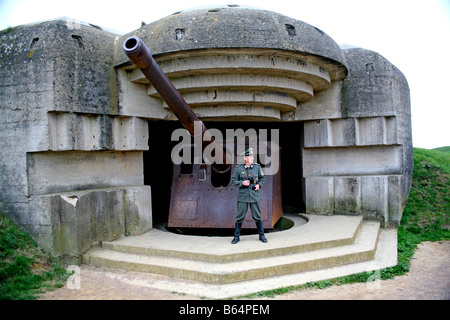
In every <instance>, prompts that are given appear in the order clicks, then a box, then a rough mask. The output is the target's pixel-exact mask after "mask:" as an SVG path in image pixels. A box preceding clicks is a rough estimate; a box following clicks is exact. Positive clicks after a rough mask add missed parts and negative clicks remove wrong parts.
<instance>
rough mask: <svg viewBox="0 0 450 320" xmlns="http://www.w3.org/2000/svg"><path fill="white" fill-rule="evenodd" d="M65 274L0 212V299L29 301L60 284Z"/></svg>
mask: <svg viewBox="0 0 450 320" xmlns="http://www.w3.org/2000/svg"><path fill="white" fill-rule="evenodd" d="M68 276H69V274H68V273H67V272H66V270H65V269H63V268H62V266H61V265H60V264H58V263H56V262H54V261H53V259H52V258H51V257H50V256H48V255H47V254H45V252H44V251H43V250H42V249H41V248H39V247H38V246H37V245H36V243H35V242H34V241H33V240H32V239H31V237H30V236H29V235H28V234H27V233H25V232H23V231H22V230H20V229H19V228H18V227H17V226H16V225H15V224H14V223H12V221H11V220H10V219H9V218H8V217H6V216H5V215H4V214H2V213H0V300H33V299H37V298H38V296H39V294H40V293H43V292H45V291H48V290H52V289H54V288H60V287H62V286H63V285H64V283H65V281H66V279H67V278H68Z"/></svg>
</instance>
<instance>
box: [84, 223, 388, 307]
mask: <svg viewBox="0 0 450 320" xmlns="http://www.w3.org/2000/svg"><path fill="white" fill-rule="evenodd" d="M285 217H287V218H288V219H291V220H292V221H293V222H294V226H293V227H292V228H290V229H289V230H285V231H280V232H273V233H267V234H266V236H267V238H268V240H269V242H268V243H266V244H264V243H262V242H260V241H259V240H258V236H257V235H246V236H241V241H240V242H239V243H237V244H235V245H231V244H230V241H231V238H232V237H202V236H188V235H180V234H174V233H170V232H167V231H163V230H159V229H153V230H152V231H150V232H148V233H146V234H143V235H140V236H133V237H125V238H122V239H119V240H116V241H112V242H103V243H102V245H101V247H97V248H93V249H92V250H90V251H89V252H88V253H87V254H86V255H85V256H84V261H85V263H90V264H91V265H95V266H99V267H109V268H115V269H123V270H129V271H138V272H148V273H151V274H158V275H162V276H165V277H168V278H167V279H174V278H176V279H179V281H177V285H176V287H177V288H176V289H174V288H168V286H167V283H165V284H161V286H163V287H164V289H167V290H175V291H179V292H186V293H191V294H199V295H202V296H206V297H210V298H225V297H229V296H237V295H242V294H248V293H253V292H257V291H260V290H269V289H274V288H277V287H284V286H288V285H296V284H300V283H305V282H308V281H318V280H324V279H329V278H333V277H335V276H342V275H346V274H351V273H357V272H362V271H369V270H374V269H380V268H384V267H387V266H393V265H395V264H396V261H397V256H396V244H397V242H396V230H394V232H392V230H389V229H380V224H379V223H378V222H373V221H363V220H362V217H357V216H356V217H355V216H318V215H300V216H299V215H285ZM394 234H395V236H394ZM394 242H395V243H394ZM380 243H381V248H380ZM377 249H378V251H377ZM377 252H378V254H377ZM352 267H353V268H352ZM318 272H319V273H318ZM318 274H319V276H318ZM320 274H321V275H320ZM305 277H306V278H305ZM317 277H318V278H317ZM316 278H317V279H316ZM276 280H278V281H276ZM163 283H164V281H163ZM154 285H155V286H156V287H157V284H154ZM169 287H170V286H169Z"/></svg>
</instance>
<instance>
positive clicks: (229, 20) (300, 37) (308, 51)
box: [116, 5, 347, 80]
mask: <svg viewBox="0 0 450 320" xmlns="http://www.w3.org/2000/svg"><path fill="white" fill-rule="evenodd" d="M132 34H133V35H136V36H138V37H140V38H142V39H143V41H144V42H146V43H147V45H148V46H149V48H150V50H151V51H152V54H153V55H161V54H168V53H175V52H179V51H187V50H201V49H227V48H259V49H277V50H283V51H290V52H295V53H300V54H302V55H304V56H307V57H310V58H312V59H316V60H317V59H319V60H320V63H319V65H321V66H323V67H324V68H325V69H327V71H328V72H329V73H330V75H331V78H332V79H336V80H340V79H343V78H345V76H346V74H347V68H346V62H345V58H344V55H343V53H342V51H341V49H340V47H339V45H338V44H337V43H336V42H335V41H334V40H333V39H331V38H330V37H329V36H328V35H327V34H325V33H324V32H323V31H321V30H319V29H317V28H315V27H313V26H311V25H309V24H307V23H305V22H302V21H299V20H296V19H292V18H289V17H287V16H284V15H281V14H278V13H275V12H270V11H266V10H261V9H255V8H250V7H243V6H238V5H225V6H214V7H204V8H194V9H188V10H184V11H180V12H177V13H174V14H172V15H170V16H167V17H165V18H163V19H160V20H158V21H156V22H153V23H151V24H148V25H146V26H144V27H142V28H140V29H138V30H136V31H134V32H132ZM128 36H130V34H128V35H124V36H123V37H122V38H123V39H122V40H125V38H126V37H128ZM118 47H121V45H120V46H118ZM117 54H118V55H116V65H117V64H121V63H124V62H126V61H127V60H128V59H126V57H125V56H124V55H122V54H121V53H120V52H117Z"/></svg>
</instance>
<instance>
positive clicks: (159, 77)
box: [123, 36, 231, 169]
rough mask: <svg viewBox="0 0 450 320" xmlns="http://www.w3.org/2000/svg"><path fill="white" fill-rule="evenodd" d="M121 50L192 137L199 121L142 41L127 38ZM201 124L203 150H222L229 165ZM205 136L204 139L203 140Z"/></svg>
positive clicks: (133, 37)
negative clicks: (211, 147)
mask: <svg viewBox="0 0 450 320" xmlns="http://www.w3.org/2000/svg"><path fill="white" fill-rule="evenodd" d="M123 50H124V51H125V54H126V55H127V56H128V58H129V59H130V61H131V62H132V63H133V64H135V65H136V66H137V67H138V68H139V69H141V71H142V73H143V74H144V76H145V77H146V78H147V79H148V80H149V81H150V83H151V84H152V85H153V86H154V87H155V89H156V91H158V93H159V94H160V95H161V97H162V98H163V99H164V101H165V102H166V103H167V105H168V106H169V108H170V109H171V110H172V111H173V113H174V114H175V116H176V117H177V118H178V120H180V122H181V124H182V125H183V126H184V127H185V128H186V130H188V131H189V133H190V134H191V135H192V136H194V123H195V121H200V119H199V118H198V117H197V115H196V114H195V113H194V111H192V109H191V108H190V107H189V105H188V104H187V103H186V101H185V100H184V98H183V97H182V96H181V94H180V93H179V92H178V90H177V89H176V88H175V87H174V85H173V84H172V82H171V81H170V80H169V78H167V76H166V75H165V74H164V72H163V71H162V70H161V68H160V67H159V65H158V63H157V62H156V61H155V59H154V58H153V56H152V54H151V51H150V49H149V48H148V47H147V46H146V45H145V43H144V42H143V41H142V39H140V38H138V37H135V36H132V37H129V38H127V39H126V40H125V42H124V43H123ZM200 122H201V121H200ZM201 123H202V128H203V130H202V141H203V149H204V147H206V145H209V144H211V143H215V144H216V148H215V150H222V151H221V152H222V157H221V158H222V161H223V162H222V163H223V164H230V163H231V161H229V159H228V157H227V154H226V151H225V150H223V147H222V146H219V145H218V144H217V142H216V141H214V139H211V135H210V134H209V133H208V131H207V129H206V127H205V125H204V124H203V122H201ZM205 136H206V139H203V137H205ZM205 140H206V141H205ZM221 169H223V167H221Z"/></svg>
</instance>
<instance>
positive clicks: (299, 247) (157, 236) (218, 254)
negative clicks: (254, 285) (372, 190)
mask: <svg viewBox="0 0 450 320" xmlns="http://www.w3.org/2000/svg"><path fill="white" fill-rule="evenodd" d="M284 217H285V218H287V219H290V220H292V221H293V222H294V226H293V227H292V228H290V229H288V230H285V231H282V232H274V233H266V236H267V238H268V239H269V242H268V243H261V242H260V241H258V235H256V234H255V235H246V236H241V241H240V242H238V243H237V244H235V245H231V244H230V242H231V239H232V238H233V236H232V232H230V237H202V236H186V235H180V234H174V233H171V232H167V231H164V230H159V229H153V230H151V231H150V232H148V233H145V234H143V235H140V236H133V237H124V238H122V239H119V240H116V241H111V242H103V243H102V247H103V248H104V249H109V250H113V251H121V252H129V253H140V254H147V255H152V256H165V257H174V258H182V259H189V260H199V261H206V262H216V263H219V262H232V261H242V260H250V259H255V258H259V257H274V256H282V255H287V254H293V253H301V252H308V251H313V250H318V249H324V248H333V247H338V246H342V245H347V244H351V243H353V242H354V240H355V238H356V235H357V234H358V231H359V229H360V227H361V225H362V221H363V220H362V217H360V216H318V215H296V214H285V215H284Z"/></svg>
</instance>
